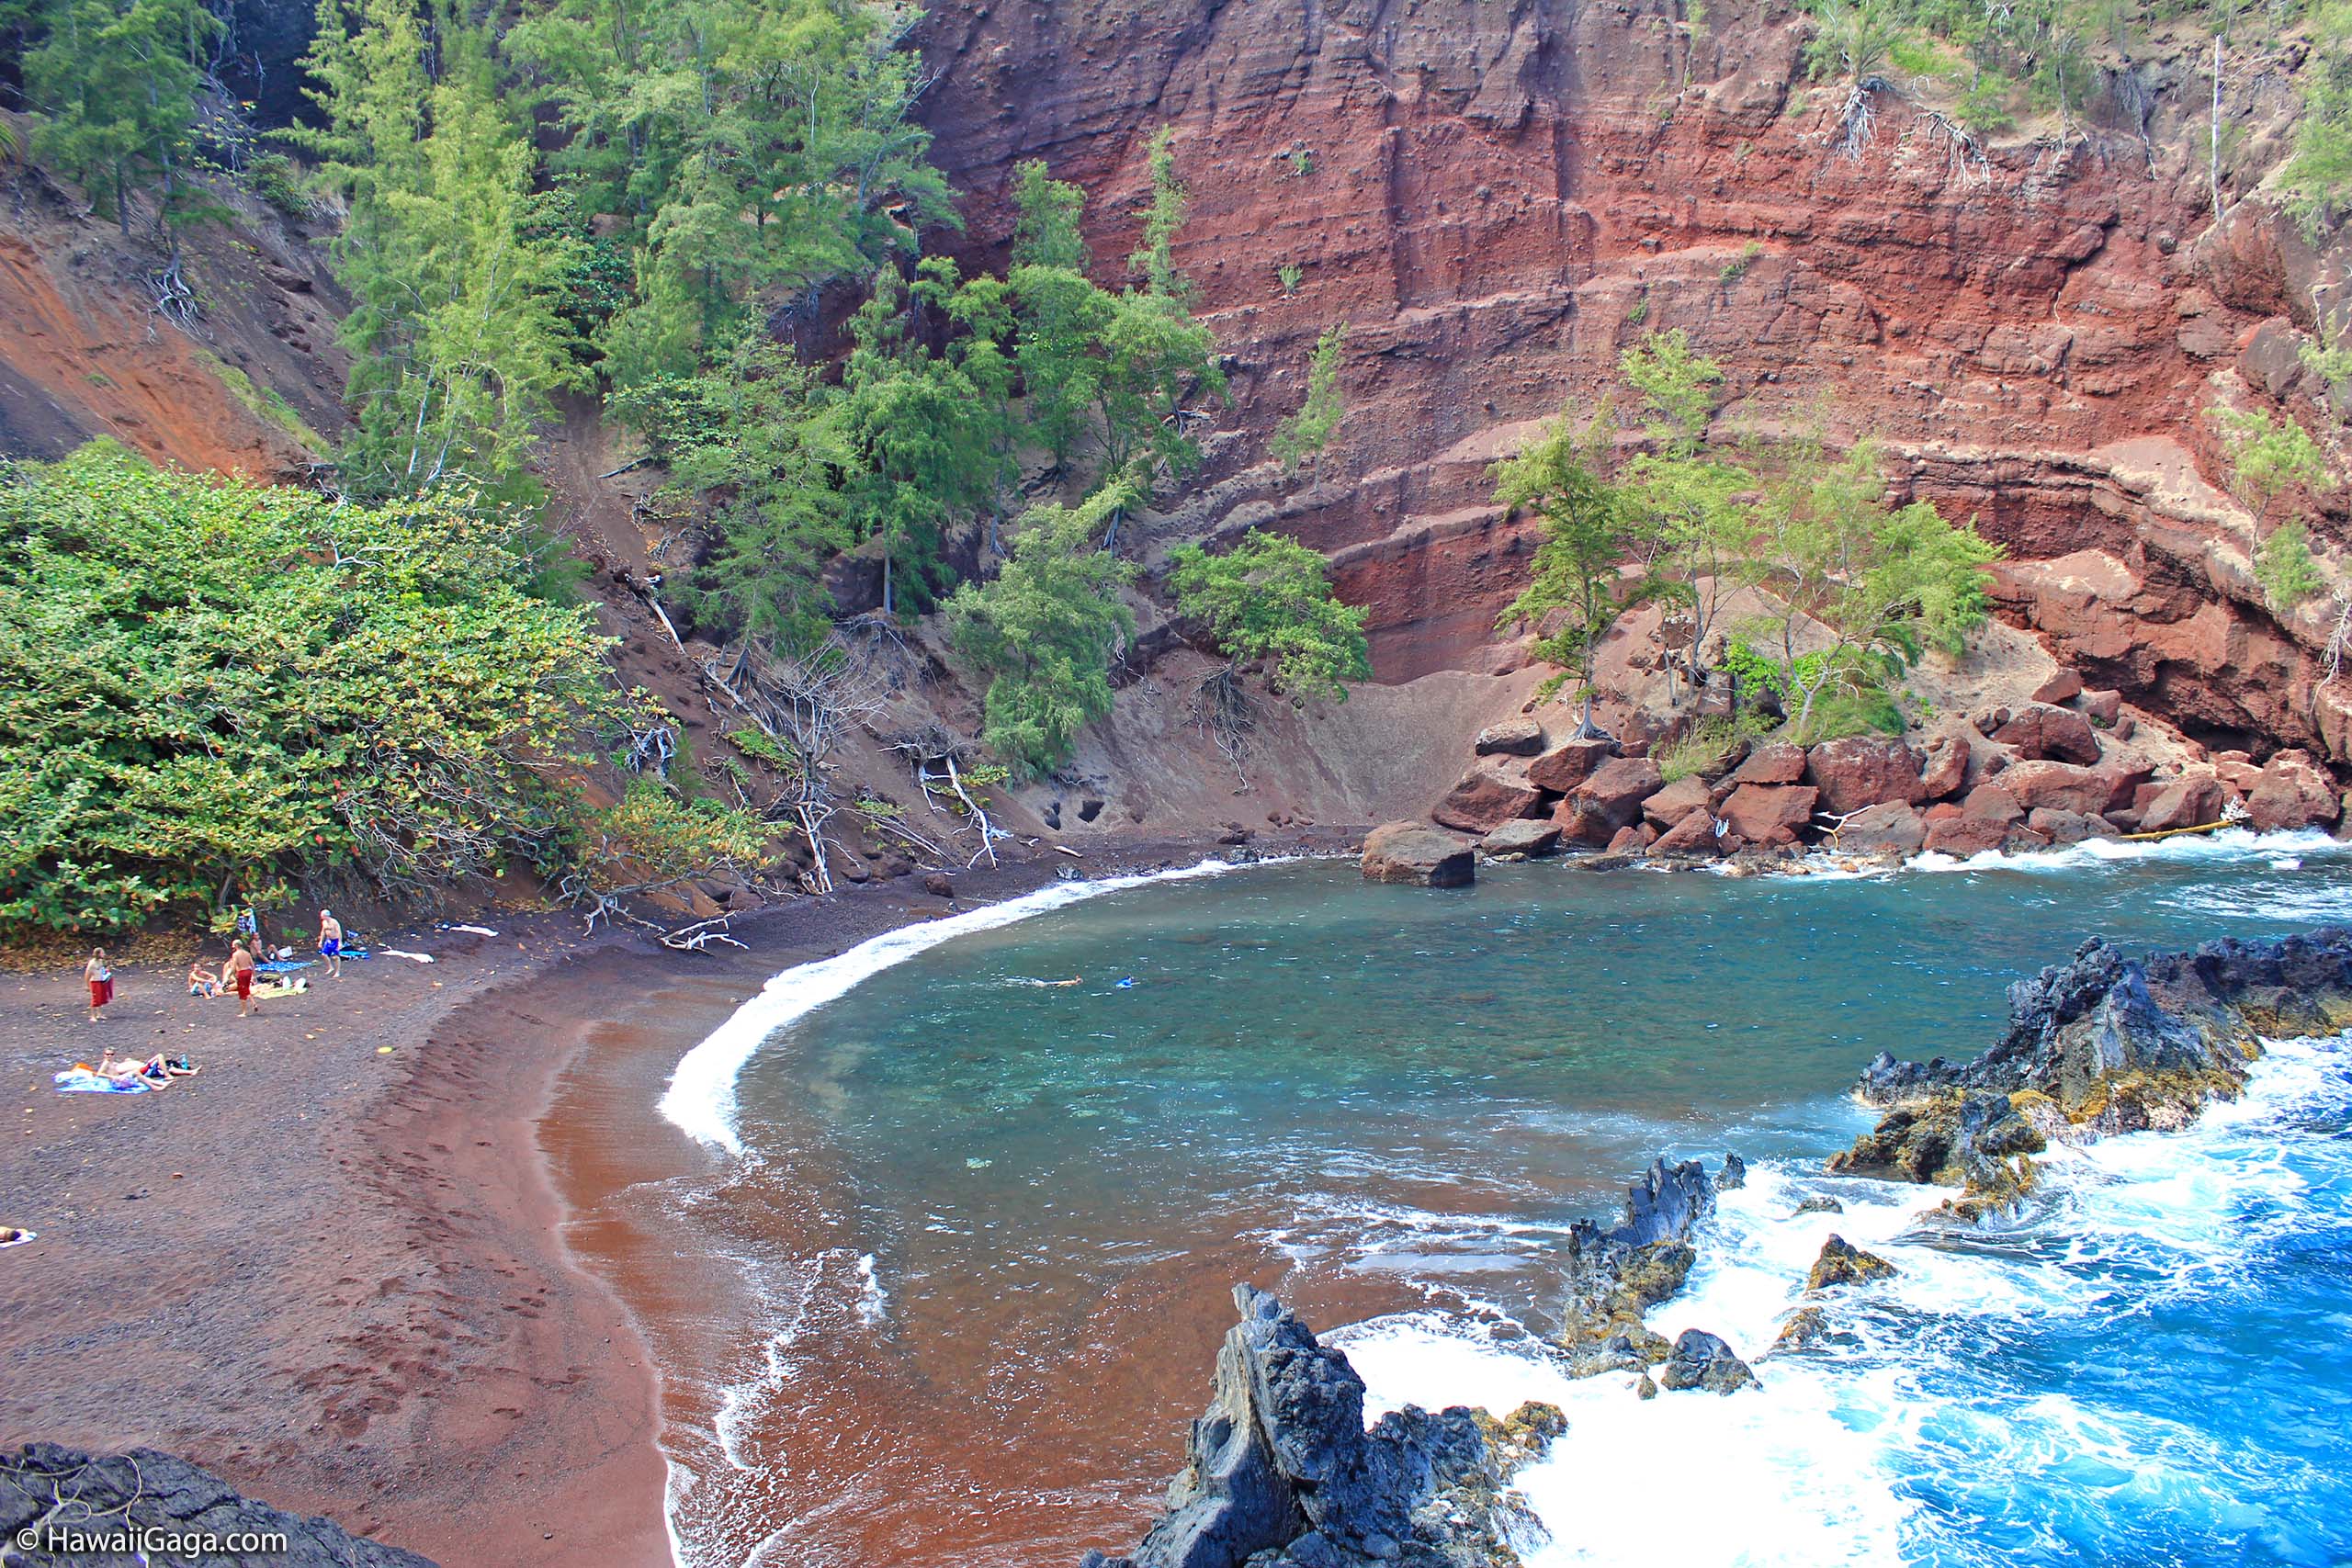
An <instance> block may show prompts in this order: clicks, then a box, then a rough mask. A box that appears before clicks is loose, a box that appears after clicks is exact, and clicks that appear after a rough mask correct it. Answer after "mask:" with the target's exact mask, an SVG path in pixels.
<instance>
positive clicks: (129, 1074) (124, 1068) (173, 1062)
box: [96, 1049, 196, 1089]
mask: <svg viewBox="0 0 2352 1568" xmlns="http://www.w3.org/2000/svg"><path fill="white" fill-rule="evenodd" d="M96 1072H97V1075H98V1077H102V1078H106V1079H108V1080H110V1081H112V1082H114V1083H143V1084H145V1085H146V1086H147V1087H148V1088H149V1089H169V1088H170V1087H171V1086H172V1081H173V1080H174V1079H175V1078H187V1077H195V1076H196V1066H195V1065H194V1064H193V1063H191V1062H190V1061H188V1059H187V1057H185V1056H180V1057H171V1056H164V1055H160V1054H159V1055H153V1056H150V1057H148V1058H147V1059H146V1060H145V1061H143V1062H142V1061H140V1060H139V1059H138V1058H137V1057H135V1056H117V1055H115V1054H114V1052H113V1051H112V1050H111V1049H109V1050H108V1051H107V1053H106V1055H102V1056H100V1057H99V1058H98V1065H97V1067H96Z"/></svg>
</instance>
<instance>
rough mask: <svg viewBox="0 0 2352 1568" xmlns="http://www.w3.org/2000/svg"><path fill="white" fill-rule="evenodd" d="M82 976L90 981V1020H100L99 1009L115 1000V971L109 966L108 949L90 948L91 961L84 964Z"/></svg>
mask: <svg viewBox="0 0 2352 1568" xmlns="http://www.w3.org/2000/svg"><path fill="white" fill-rule="evenodd" d="M82 978H83V979H85V980H87V981H88V982H89V983H90V1021H91V1022H92V1023H96V1022H97V1021H98V1010H100V1009H101V1008H104V1007H105V1006H106V1005H107V1003H108V1002H110V1001H112V1000H114V971H113V970H112V969H109V968H108V967H107V950H106V949H105V948H103V947H97V948H92V949H91V950H90V961H89V962H88V963H87V964H83V965H82Z"/></svg>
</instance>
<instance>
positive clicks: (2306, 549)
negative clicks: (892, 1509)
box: [2254, 522, 2327, 612]
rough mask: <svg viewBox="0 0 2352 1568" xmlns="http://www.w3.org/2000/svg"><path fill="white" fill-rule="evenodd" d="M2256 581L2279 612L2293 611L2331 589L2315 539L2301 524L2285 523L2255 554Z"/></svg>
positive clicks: (2274, 531) (2275, 530) (2273, 531)
mask: <svg viewBox="0 0 2352 1568" xmlns="http://www.w3.org/2000/svg"><path fill="white" fill-rule="evenodd" d="M2254 575H2255V580H2256V581H2258V582H2260V583H2261V584H2262V592H2263V596H2264V597H2265V598H2266V599H2267V600H2268V601H2269V603H2270V607H2271V608H2272V609H2273V610H2277V611H2281V612H2284V611H2287V610H2291V609H2293V608H2294V607H2295V606H2296V605H2298V604H2301V603H2302V602H2303V601H2304V600H2306V599H2308V598H2310V597H2311V596H2312V594H2314V593H2317V592H2319V591H2320V590H2321V589H2323V588H2324V587H2326V586H2327V580H2326V579H2325V578H2324V577H2323V576H2321V575H2320V570H2319V562H2318V561H2317V560H2316V559H2315V558H2313V557H2312V543H2311V536H2310V534H2309V533H2308V532H2307V531H2306V530H2305V529H2304V527H2303V525H2302V524H2301V523H2299V522H2298V523H2282V524H2280V525H2278V527H2277V528H2275V529H2273V530H2272V531H2271V534H2270V537H2268V538H2267V539H2265V540H2263V541H2262V545H2261V547H2259V548H2258V549H2256V551H2255V552H2254Z"/></svg>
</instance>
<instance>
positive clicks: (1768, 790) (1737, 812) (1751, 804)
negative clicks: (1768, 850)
mask: <svg viewBox="0 0 2352 1568" xmlns="http://www.w3.org/2000/svg"><path fill="white" fill-rule="evenodd" d="M1820 798H1821V792H1820V791H1819V790H1817V789H1815V788H1814V787H1813V786H1812V785H1811V784H1742V785H1740V786H1739V787H1738V788H1737V789H1736V790H1734V791H1732V792H1731V795H1730V797H1729V798H1728V799H1726V800H1725V801H1724V805H1723V812H1722V816H1723V818H1724V821H1725V822H1727V823H1729V824H1730V825H1731V827H1730V831H1732V832H1735V833H1736V834H1738V835H1739V836H1740V837H1741V838H1743V839H1745V840H1747V841H1748V842H1749V843H1751V844H1757V845H1763V846H1770V845H1772V844H1792V843H1794V842H1796V838H1797V834H1798V832H1799V831H1801V830H1802V829H1804V827H1805V826H1806V824H1808V823H1810V822H1811V821H1812V820H1813V807H1814V804H1815V802H1816V801H1817V800H1819V799H1820Z"/></svg>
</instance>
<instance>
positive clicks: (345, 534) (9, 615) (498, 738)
mask: <svg viewBox="0 0 2352 1568" xmlns="http://www.w3.org/2000/svg"><path fill="white" fill-rule="evenodd" d="M524 546H525V536H524V535H523V533H522V532H521V530H520V528H519V526H518V525H517V523H516V522H515V520H514V519H513V518H511V517H508V516H505V515H503V514H499V513H486V512H479V511H473V510H469V509H460V508H456V507H451V506H448V505H445V504H443V503H441V502H437V501H432V500H403V501H400V502H393V503H391V504H390V505H387V506H382V507H373V506H364V505H356V504H352V503H348V502H334V501H331V500H329V499H328V498H326V497H323V496H321V495H318V494H316V493H313V492H311V491H303V490H296V489H278V488H272V487H267V486H255V485H252V484H248V483H245V482H243V481H238V480H227V479H214V478H209V477H202V478H199V477H191V476H188V475H185V474H177V473H163V472H158V471H157V470H155V469H153V468H149V467H147V466H146V465H145V464H143V463H141V462H140V461H139V460H138V459H136V458H134V457H130V455H129V454H127V453H125V452H123V451H122V450H121V448H119V447H116V446H111V445H110V444H105V443H100V444H96V445H93V446H89V447H85V449H84V450H83V451H81V452H80V453H78V454H76V455H75V456H74V457H71V458H69V459H67V460H65V461H64V462H62V463H57V464H53V465H37V464H0V819H5V820H6V821H7V823H8V824H9V832H8V834H7V835H6V845H5V847H0V926H9V927H25V926H39V927H45V928H51V929H59V930H74V931H107V930H116V929H122V928H126V927H135V926H138V925H140V924H141V923H143V922H144V921H146V920H147V919H149V918H150V917H151V916H153V915H156V914H165V915H175V914H177V915H185V914H189V913H194V912H196V911H199V910H201V909H203V908H206V907H208V906H209V904H211V903H212V901H213V900H214V899H215V898H216V897H219V896H220V895H221V894H222V893H223V891H224V890H232V891H233V890H235V889H239V888H243V889H247V890H256V889H259V888H261V887H263V886H268V885H274V884H282V883H284V882H285V881H288V880H299V879H302V878H307V877H311V876H318V875H331V874H348V873H353V872H356V873H359V874H364V875H366V876H367V877H368V878H370V879H371V880H372V881H374V882H375V883H376V884H377V885H378V886H379V887H381V888H382V889H384V890H386V891H387V892H390V893H394V894H410V893H416V892H422V891H428V890H430V889H432V888H435V887H437V886H443V885H445V884H447V883H448V882H450V881H452V880H454V879H458V878H463V877H467V876H472V875H481V874H503V871H505V870H506V869H507V868H509V867H512V866H518V865H527V866H533V867H536V868H537V869H538V870H539V871H541V872H542V873H545V874H550V875H552V874H556V873H558V872H560V870H561V869H562V868H563V866H564V864H565V863H566V859H567V856H568V854H569V853H570V846H571V845H572V844H573V843H574V841H575V840H576V832H575V825H576V821H577V812H578V809H579V801H578V797H577V796H576V795H572V794H571V793H570V792H568V791H567V790H566V789H564V788H563V787H562V786H561V785H560V784H559V782H558V781H559V780H560V779H561V778H563V777H564V776H566V775H567V774H576V773H579V772H581V771H582V769H584V768H586V767H587V766H588V765H590V763H591V761H592V756H591V752H592V750H600V749H601V747H600V744H599V737H600V736H617V735H626V734H627V733H628V729H629V728H630V727H631V726H632V725H642V724H644V723H646V722H648V721H649V720H648V717H647V709H646V707H645V705H644V703H643V702H641V701H640V700H639V699H636V698H632V697H628V696H624V695H623V694H620V693H618V692H616V691H615V690H614V689H613V688H612V686H611V684H610V682H609V678H608V676H607V672H606V665H605V650H606V649H607V648H608V646H609V644H608V642H607V640H606V639H605V638H604V637H599V636H598V635H597V634H596V631H595V626H594V620H593V618H592V616H591V615H590V613H589V611H588V610H587V609H585V608H582V607H574V606H561V605H557V604H550V603H548V602H547V601H546V600H544V599H540V598H537V597H536V596H534V595H533V594H532V593H531V592H529V589H528V583H529V580H530V577H531V574H532V570H533V562H532V560H531V558H530V556H529V554H528V552H527V550H526V548H525V547H524Z"/></svg>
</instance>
